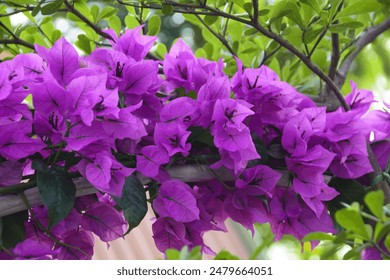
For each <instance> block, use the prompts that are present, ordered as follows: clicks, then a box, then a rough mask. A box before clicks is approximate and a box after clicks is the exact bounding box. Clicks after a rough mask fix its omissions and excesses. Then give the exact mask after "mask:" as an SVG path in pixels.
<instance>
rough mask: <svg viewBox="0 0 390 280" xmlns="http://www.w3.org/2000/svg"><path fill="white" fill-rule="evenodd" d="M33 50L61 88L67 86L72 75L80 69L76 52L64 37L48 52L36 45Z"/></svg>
mask: <svg viewBox="0 0 390 280" xmlns="http://www.w3.org/2000/svg"><path fill="white" fill-rule="evenodd" d="M35 50H36V52H37V53H38V55H39V56H40V57H42V58H43V59H44V60H45V61H46V63H47V65H48V69H49V70H50V74H51V75H52V76H53V78H54V79H55V80H56V81H57V82H58V83H59V84H60V85H62V86H66V85H67V84H69V82H70V81H71V76H72V74H73V73H74V72H75V71H76V70H78V69H79V68H80V65H79V56H78V54H77V51H76V50H75V48H74V47H73V46H72V45H71V44H70V43H68V42H67V41H66V40H65V38H64V37H61V38H60V39H59V40H57V41H56V42H55V43H54V45H53V47H52V48H51V49H49V50H47V49H45V48H44V47H41V46H38V45H35Z"/></svg>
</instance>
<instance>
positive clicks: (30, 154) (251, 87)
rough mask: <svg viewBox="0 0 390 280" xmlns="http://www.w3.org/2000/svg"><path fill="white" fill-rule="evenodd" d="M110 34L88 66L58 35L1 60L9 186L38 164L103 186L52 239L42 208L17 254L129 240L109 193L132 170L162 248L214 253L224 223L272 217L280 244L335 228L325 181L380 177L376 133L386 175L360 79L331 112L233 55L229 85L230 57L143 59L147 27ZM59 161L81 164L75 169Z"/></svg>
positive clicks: (0, 113)
mask: <svg viewBox="0 0 390 280" xmlns="http://www.w3.org/2000/svg"><path fill="white" fill-rule="evenodd" d="M106 32H108V33H109V34H110V36H111V37H112V38H113V39H112V40H111V41H110V43H111V44H112V48H111V49H106V48H98V49H96V50H95V51H93V52H92V53H91V54H90V55H88V56H86V57H80V56H79V55H78V53H77V52H76V50H75V49H74V48H73V47H72V46H71V45H70V44H69V43H68V42H67V41H66V40H65V39H63V38H61V39H59V40H58V41H57V42H56V43H55V44H54V46H53V47H52V48H51V49H46V48H43V47H40V46H36V52H37V54H26V55H19V56H16V57H15V58H14V59H13V60H10V61H7V62H3V63H1V64H0V129H1V131H2V133H1V137H0V156H1V163H0V187H2V186H9V185H14V184H18V183H20V182H21V180H22V176H23V175H31V174H32V173H33V172H34V170H32V169H31V162H32V161H33V160H34V159H36V158H39V159H40V160H42V161H44V162H46V163H47V164H48V165H49V166H50V165H60V166H66V167H68V168H69V170H70V171H72V172H76V173H79V174H80V175H81V176H82V177H84V178H85V179H86V180H88V182H89V183H90V184H92V185H93V186H94V187H95V188H96V189H97V190H98V191H99V193H98V195H97V196H96V195H93V196H91V197H83V198H78V199H77V201H76V203H75V206H74V209H73V210H72V211H71V214H69V215H68V217H66V218H65V219H64V220H63V221H62V222H60V223H59V224H57V225H55V226H54V227H53V228H51V229H50V231H48V230H47V225H48V215H47V209H46V208H45V207H43V206H35V207H34V208H33V209H32V210H31V211H30V217H29V219H28V221H27V222H26V232H27V233H26V239H25V241H23V242H21V243H19V244H18V245H16V247H15V248H13V249H12V250H11V252H12V254H13V256H14V257H15V258H59V259H70V258H81V259H84V258H90V257H91V256H92V253H93V247H92V246H93V239H92V237H91V232H93V233H95V234H96V235H97V236H99V237H100V239H101V240H103V241H105V242H108V241H111V240H114V239H116V238H119V237H121V236H123V235H124V233H125V232H126V230H127V224H126V221H125V219H124V216H123V214H122V213H121V212H120V211H118V210H117V208H116V207H115V206H116V205H115V202H114V200H112V199H111V196H113V197H121V196H122V189H123V185H124V182H125V178H126V177H128V176H130V175H131V174H133V173H134V172H136V174H142V175H144V176H146V177H149V178H151V179H152V182H153V184H157V185H158V188H157V193H156V194H155V195H153V196H152V195H151V200H152V207H153V210H154V212H155V214H156V219H155V221H154V223H153V226H152V229H153V237H154V240H155V243H156V246H157V248H158V249H159V250H160V251H162V252H164V251H165V250H166V249H168V248H177V249H180V248H181V247H183V246H185V245H186V246H188V247H189V248H192V247H194V246H201V247H202V250H203V252H206V253H212V249H211V248H209V247H208V246H207V245H206V244H204V242H203V235H204V234H205V233H206V232H208V231H213V230H217V231H226V227H225V225H224V223H225V221H226V220H227V219H228V218H230V219H232V220H234V221H236V222H238V223H240V224H242V225H243V226H244V227H245V228H247V229H249V230H251V231H252V232H253V225H254V223H266V222H269V223H270V225H271V228H272V230H273V232H274V234H275V237H276V238H277V239H279V238H281V237H282V236H283V235H285V234H292V235H294V236H295V237H297V238H302V237H303V236H305V235H306V234H307V233H310V232H314V231H323V232H334V231H335V230H334V227H333V223H332V220H331V218H330V215H329V213H328V210H327V207H326V202H327V201H330V200H332V199H333V198H335V197H336V196H337V195H338V192H337V191H336V190H335V189H333V188H332V187H330V186H328V185H327V183H328V182H327V181H326V180H325V179H324V174H325V173H329V174H332V175H334V176H337V177H340V178H349V179H355V178H360V177H362V176H364V175H365V174H367V173H369V172H371V171H372V168H371V165H370V162H369V160H368V156H367V155H368V154H367V147H366V140H367V139H368V138H369V137H370V133H371V132H372V131H374V134H375V142H376V143H375V144H374V145H373V149H374V152H375V154H376V156H377V157H378V159H379V161H380V163H381V165H382V167H384V166H383V165H384V159H387V158H388V157H389V155H390V146H389V145H388V143H389V142H388V141H382V140H384V139H387V138H388V137H389V136H390V128H389V125H388V123H389V122H388V120H389V113H388V112H382V111H372V112H370V113H367V111H368V109H369V106H370V104H371V103H372V102H373V96H372V93H371V92H368V91H363V90H358V89H356V86H355V85H354V84H353V91H352V93H351V94H350V95H348V96H347V99H346V100H347V102H348V103H349V105H350V106H351V108H352V110H351V111H349V112H344V111H343V110H342V109H339V110H337V111H334V112H330V113H329V112H326V109H325V108H322V107H317V106H316V104H315V103H314V102H313V101H312V100H311V99H310V98H308V97H307V96H305V95H303V94H301V93H299V92H298V91H297V90H296V89H295V88H294V87H292V86H291V85H289V84H288V83H286V82H283V81H280V80H279V78H278V76H277V75H276V73H275V72H273V71H272V70H271V69H269V68H268V67H266V66H261V67H260V68H258V69H243V66H242V63H241V62H240V61H239V60H238V59H237V66H238V70H237V73H236V74H235V75H234V76H233V77H232V78H231V79H229V77H227V75H226V74H225V73H224V72H223V68H224V64H223V62H222V60H220V61H218V62H212V61H208V60H206V59H203V58H196V57H195V56H194V54H193V53H192V51H191V49H190V47H189V46H187V45H186V44H185V43H184V42H183V41H182V40H180V39H179V40H178V41H177V42H176V43H175V44H174V46H172V48H171V50H170V52H169V53H168V54H167V55H166V56H165V58H164V60H163V61H161V62H157V61H151V60H146V59H145V57H146V55H147V53H148V52H149V51H150V49H151V48H152V46H153V43H154V41H155V40H156V37H151V36H143V35H140V34H139V32H140V28H136V29H134V30H128V31H126V32H125V33H124V34H123V35H122V36H121V37H120V38H118V37H117V36H116V34H115V32H113V31H112V30H108V31H106ZM161 67H162V72H163V75H162V74H159V73H160V71H159V68H161ZM28 95H31V97H32V104H30V106H32V107H31V108H29V107H28V105H27V104H26V102H24V100H26V98H27V97H28ZM27 99H28V98H27ZM362 122H364V123H365V124H366V125H364V126H362V125H361V123H362ZM383 146H385V147H386V149H383ZM260 150H265V151H266V152H265V153H266V158H265V157H263V156H260ZM62 153H64V154H65V155H72V156H73V157H74V158H76V159H77V160H76V162H75V163H74V164H73V165H72V164H70V166H68V162H67V158H66V156H65V158H62V157H61V156H58V155H60V154H62ZM53 158H54V161H53ZM187 164H202V165H208V166H209V168H210V169H211V170H213V171H212V172H215V174H217V173H218V172H217V171H221V170H223V171H224V173H225V174H228V175H229V176H227V177H228V178H220V177H219V176H217V175H216V176H215V178H214V179H212V180H199V181H198V182H183V181H181V180H178V179H175V178H171V176H170V174H169V172H168V171H169V168H171V167H174V166H183V165H187ZM232 178H233V179H232ZM148 189H149V188H148ZM44 229H46V230H44ZM75 248H78V249H75ZM4 256H5V253H3V254H2V257H4ZM8 257H9V256H8Z"/></svg>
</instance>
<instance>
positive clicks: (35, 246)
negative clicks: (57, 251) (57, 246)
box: [12, 238, 53, 260]
mask: <svg viewBox="0 0 390 280" xmlns="http://www.w3.org/2000/svg"><path fill="white" fill-rule="evenodd" d="M52 247H53V244H52V243H51V242H44V241H40V240H36V239H28V238H27V239H25V240H23V241H22V242H20V243H18V244H17V245H16V246H15V248H14V249H13V250H12V254H14V255H15V259H17V260H50V259H52V255H53V250H52Z"/></svg>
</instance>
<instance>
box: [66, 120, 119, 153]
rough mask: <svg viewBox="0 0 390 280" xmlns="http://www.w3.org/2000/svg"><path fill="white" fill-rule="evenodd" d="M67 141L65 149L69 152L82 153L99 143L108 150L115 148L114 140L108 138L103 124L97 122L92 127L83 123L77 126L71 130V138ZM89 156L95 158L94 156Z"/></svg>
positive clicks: (67, 138)
mask: <svg viewBox="0 0 390 280" xmlns="http://www.w3.org/2000/svg"><path fill="white" fill-rule="evenodd" d="M65 139H66V142H67V146H66V147H65V149H66V150H68V151H81V150H83V149H86V148H87V147H88V146H90V145H93V144H97V143H100V144H105V145H107V146H108V148H110V147H112V148H115V145H114V139H112V138H110V137H108V135H107V133H106V132H105V131H104V129H103V128H102V125H101V123H100V122H97V121H95V122H93V123H92V124H91V126H86V125H84V124H83V123H80V124H78V125H75V126H74V127H72V129H70V131H69V136H68V137H66V138H65ZM84 154H85V153H84ZM89 156H93V154H92V155H91V154H90V155H89Z"/></svg>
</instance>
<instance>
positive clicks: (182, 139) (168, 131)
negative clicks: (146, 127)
mask: <svg viewBox="0 0 390 280" xmlns="http://www.w3.org/2000/svg"><path fill="white" fill-rule="evenodd" d="M190 134H191V132H189V131H187V130H186V128H185V127H184V126H183V125H181V124H180V123H178V122H168V123H157V124H156V127H155V131H154V142H155V143H156V145H157V146H159V147H162V148H164V149H165V150H166V151H167V153H168V155H169V156H173V155H174V154H176V153H181V154H182V155H184V156H187V155H188V154H189V151H190V149H191V144H189V143H186V142H187V139H188V137H189V136H190Z"/></svg>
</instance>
